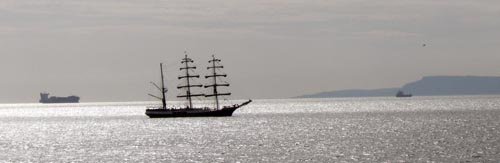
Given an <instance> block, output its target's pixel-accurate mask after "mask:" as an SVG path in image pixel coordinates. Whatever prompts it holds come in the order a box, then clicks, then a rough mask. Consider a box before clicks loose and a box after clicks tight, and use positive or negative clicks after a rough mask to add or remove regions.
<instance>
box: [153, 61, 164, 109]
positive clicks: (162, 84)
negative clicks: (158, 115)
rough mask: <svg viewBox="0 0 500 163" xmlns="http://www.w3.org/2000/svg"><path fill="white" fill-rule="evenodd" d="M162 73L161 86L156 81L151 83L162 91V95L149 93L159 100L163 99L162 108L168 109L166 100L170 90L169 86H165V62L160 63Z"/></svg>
mask: <svg viewBox="0 0 500 163" xmlns="http://www.w3.org/2000/svg"><path fill="white" fill-rule="evenodd" d="M160 73H161V87H159V86H158V85H156V83H154V82H151V84H153V86H155V87H156V88H157V89H158V90H160V91H161V97H158V96H155V95H152V94H148V95H149V96H151V97H154V98H157V99H159V100H161V104H162V108H163V109H166V108H167V102H166V95H165V94H166V93H167V91H168V89H167V88H165V80H164V78H163V64H162V63H160Z"/></svg>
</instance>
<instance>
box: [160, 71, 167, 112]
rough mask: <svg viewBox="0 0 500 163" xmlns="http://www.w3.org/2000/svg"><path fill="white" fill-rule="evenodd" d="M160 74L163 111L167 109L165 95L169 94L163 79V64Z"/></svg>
mask: <svg viewBox="0 0 500 163" xmlns="http://www.w3.org/2000/svg"><path fill="white" fill-rule="evenodd" d="M160 73H161V95H162V98H161V104H162V106H163V109H166V108H167V102H166V98H165V93H167V89H166V88H165V80H164V79H163V64H162V63H160Z"/></svg>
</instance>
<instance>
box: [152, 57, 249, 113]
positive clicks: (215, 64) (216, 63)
mask: <svg viewBox="0 0 500 163" xmlns="http://www.w3.org/2000/svg"><path fill="white" fill-rule="evenodd" d="M220 61H221V60H220V59H216V58H215V56H213V55H212V59H211V60H210V61H208V62H209V63H211V66H209V67H207V69H208V70H212V74H210V75H207V76H205V78H211V79H213V80H212V81H213V83H211V84H210V85H205V86H203V85H201V84H192V83H191V78H199V77H200V75H193V74H190V72H191V71H192V70H194V69H196V66H190V65H189V63H193V62H194V61H193V60H192V59H191V58H188V56H187V55H185V57H184V58H183V59H182V61H181V63H182V64H184V67H181V68H180V70H181V71H185V75H182V76H179V77H178V79H183V80H185V82H186V83H185V85H181V86H177V89H183V90H185V91H186V94H183V95H179V96H177V98H186V99H187V101H188V102H189V103H188V105H187V106H185V107H183V108H167V107H166V100H165V96H166V95H165V94H166V93H167V91H168V90H167V89H166V88H165V82H164V77H163V64H161V63H160V73H161V87H160V86H158V85H156V84H155V83H152V84H153V85H154V86H155V87H156V88H158V89H159V90H160V92H161V94H162V95H161V97H158V96H155V95H152V94H149V95H150V96H152V97H155V98H157V99H159V100H161V101H162V106H161V107H156V108H148V109H146V115H147V116H149V117H150V118H170V117H222V116H232V114H233V112H234V111H235V110H236V109H238V108H240V107H242V106H245V105H247V104H249V103H250V102H252V100H248V101H246V102H244V103H242V104H235V105H229V106H222V107H220V105H219V97H220V96H229V95H231V93H220V92H218V91H219V90H218V89H217V88H218V87H227V86H229V84H228V83H226V82H221V81H218V80H217V78H218V77H226V76H227V75H226V74H221V73H218V72H217V69H222V68H223V66H222V65H220V64H219V63H220ZM192 87H204V88H212V94H196V93H192V92H191V88H192ZM198 96H203V97H214V100H215V104H216V105H215V108H210V107H198V108H197V107H193V102H192V99H191V98H192V97H198Z"/></svg>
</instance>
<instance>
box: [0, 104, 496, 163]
mask: <svg viewBox="0 0 500 163" xmlns="http://www.w3.org/2000/svg"><path fill="white" fill-rule="evenodd" d="M149 104H150V103H83V104H59V105H42V104H2V105H0V132H1V133H0V162H4V161H8V162H70V161H72V162H237V161H240V162H303V161H312V162H342V161H346V162H384V161H388V162H396V161H406V162H422V161H437V162H459V161H461V162H466V161H472V162H498V161H499V160H500V138H499V137H500V97H499V96H462V97H415V98H391V97H387V98H346V99H289V100H256V101H255V102H254V103H252V104H250V105H248V106H246V107H244V108H242V109H240V110H237V111H236V112H235V114H234V116H233V117H223V118H172V119H149V118H148V117H146V116H145V115H144V108H145V106H146V105H149Z"/></svg>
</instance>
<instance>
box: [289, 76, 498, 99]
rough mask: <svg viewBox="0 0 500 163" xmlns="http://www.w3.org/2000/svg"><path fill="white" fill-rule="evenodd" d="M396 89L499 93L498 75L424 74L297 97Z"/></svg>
mask: <svg viewBox="0 0 500 163" xmlns="http://www.w3.org/2000/svg"><path fill="white" fill-rule="evenodd" d="M398 90H402V91H404V92H405V93H411V94H413V95H415V96H452V95H495V94H500V77H492V76H426V77H423V78H422V79H420V80H418V81H414V82H410V83H407V84H405V85H403V86H402V87H398V88H384V89H373V90H361V89H351V90H339V91H331V92H322V93H317V94H311V95H303V96H299V97H297V98H331V97H379V96H394V95H395V94H396V93H397V91H398Z"/></svg>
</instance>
